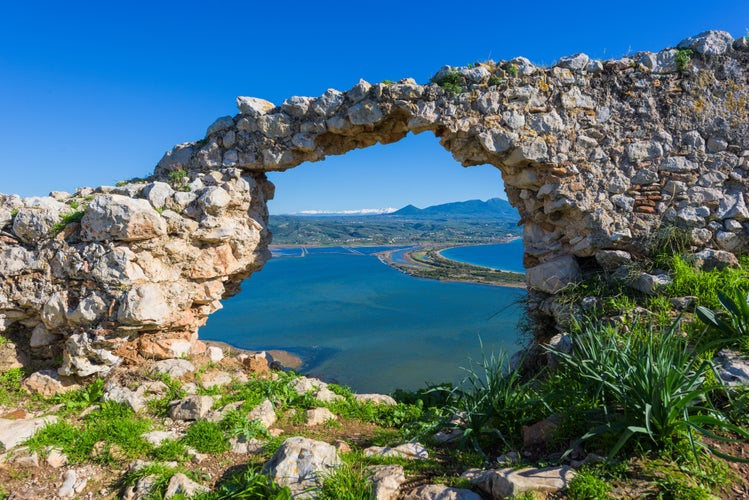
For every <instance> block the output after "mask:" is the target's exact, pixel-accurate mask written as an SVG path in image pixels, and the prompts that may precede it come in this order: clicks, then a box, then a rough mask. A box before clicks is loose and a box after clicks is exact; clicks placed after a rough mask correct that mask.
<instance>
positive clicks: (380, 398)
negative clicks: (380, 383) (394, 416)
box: [354, 394, 398, 406]
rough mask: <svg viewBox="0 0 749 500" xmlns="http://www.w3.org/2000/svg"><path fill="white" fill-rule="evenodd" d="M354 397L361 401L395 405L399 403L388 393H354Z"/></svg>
mask: <svg viewBox="0 0 749 500" xmlns="http://www.w3.org/2000/svg"><path fill="white" fill-rule="evenodd" d="M354 399H355V400H356V401H358V402H360V403H372V404H374V405H384V406H395V405H397V404H398V403H397V402H396V401H395V399H393V398H392V397H391V396H388V395H386V394H354Z"/></svg>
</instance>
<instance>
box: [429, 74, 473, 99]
mask: <svg viewBox="0 0 749 500" xmlns="http://www.w3.org/2000/svg"><path fill="white" fill-rule="evenodd" d="M432 81H433V82H434V83H436V84H437V85H439V86H440V87H441V88H442V89H443V90H445V91H446V92H447V93H449V94H452V95H458V94H460V93H461V92H463V87H462V86H463V84H464V83H465V78H463V75H461V74H460V73H458V72H457V71H450V72H449V73H446V74H445V75H443V76H442V77H440V78H439V79H436V80H432Z"/></svg>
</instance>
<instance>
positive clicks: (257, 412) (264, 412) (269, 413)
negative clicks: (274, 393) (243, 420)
mask: <svg viewBox="0 0 749 500" xmlns="http://www.w3.org/2000/svg"><path fill="white" fill-rule="evenodd" d="M247 418H249V419H250V420H255V419H257V420H260V423H261V424H263V426H264V427H265V428H266V429H270V428H271V427H272V426H273V424H275V423H276V420H278V417H277V416H276V410H275V408H274V407H273V403H271V401H270V400H269V399H266V400H265V401H263V402H262V403H260V404H259V405H257V406H256V407H255V408H253V409H252V410H251V411H250V413H248V414H247Z"/></svg>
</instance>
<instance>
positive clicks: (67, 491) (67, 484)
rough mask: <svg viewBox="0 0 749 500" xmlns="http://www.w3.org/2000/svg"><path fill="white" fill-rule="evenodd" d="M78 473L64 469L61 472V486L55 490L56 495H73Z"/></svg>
mask: <svg viewBox="0 0 749 500" xmlns="http://www.w3.org/2000/svg"><path fill="white" fill-rule="evenodd" d="M77 480H78V475H77V474H76V472H75V471H74V470H72V469H70V470H66V471H65V472H63V474H62V481H63V482H62V486H60V489H59V490H57V495H58V496H59V497H61V498H72V497H73V496H74V495H75V483H76V481H77Z"/></svg>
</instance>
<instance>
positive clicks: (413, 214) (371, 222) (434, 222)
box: [270, 198, 520, 246]
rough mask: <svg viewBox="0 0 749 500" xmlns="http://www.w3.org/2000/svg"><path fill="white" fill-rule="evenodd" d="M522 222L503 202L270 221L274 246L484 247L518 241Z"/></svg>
mask: <svg viewBox="0 0 749 500" xmlns="http://www.w3.org/2000/svg"><path fill="white" fill-rule="evenodd" d="M519 220H520V217H519V215H518V213H517V211H516V210H515V209H514V208H512V206H510V204H509V203H508V202H507V201H506V200H503V199H501V198H492V199H489V200H487V201H481V200H469V201H459V202H454V203H444V204H442V205H434V206H431V207H426V208H417V207H415V206H413V205H408V206H405V207H403V208H401V209H400V210H396V211H394V212H391V213H381V214H371V212H370V213H361V212H358V213H357V211H348V213H338V214H331V213H310V211H308V212H307V213H305V214H300V215H271V216H270V230H271V232H272V233H273V243H275V244H278V245H343V246H345V245H348V246H356V245H393V244H396V245H402V244H406V245H408V244H413V243H423V242H430V243H484V242H487V243H488V242H494V241H500V240H502V239H503V238H505V237H507V236H508V235H519V234H520V228H519V227H518V225H517V223H518V221H519Z"/></svg>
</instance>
